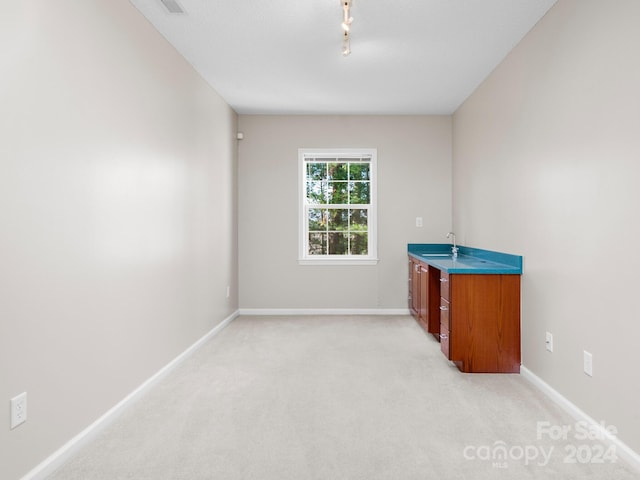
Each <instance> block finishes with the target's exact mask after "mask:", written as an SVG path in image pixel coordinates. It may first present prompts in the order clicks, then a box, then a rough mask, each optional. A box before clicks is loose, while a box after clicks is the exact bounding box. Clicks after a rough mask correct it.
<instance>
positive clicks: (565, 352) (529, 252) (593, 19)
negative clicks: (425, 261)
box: [453, 0, 640, 451]
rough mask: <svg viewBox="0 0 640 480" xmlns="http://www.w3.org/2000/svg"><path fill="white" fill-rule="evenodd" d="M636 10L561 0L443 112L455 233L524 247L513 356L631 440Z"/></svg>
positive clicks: (638, 430)
mask: <svg viewBox="0 0 640 480" xmlns="http://www.w3.org/2000/svg"><path fill="white" fill-rule="evenodd" d="M638 19H640V2H638V1H637V0H615V1H612V2H603V1H601V0H560V1H559V2H558V3H557V4H556V6H555V7H553V8H552V10H551V11H550V12H549V13H548V14H547V15H546V17H544V18H543V19H542V20H541V21H540V23H539V24H538V25H537V26H536V27H535V28H534V30H533V31H532V32H530V34H529V35H528V36H527V37H525V39H524V40H523V41H522V42H521V43H520V44H519V45H518V46H517V48H516V49H515V50H514V51H513V52H512V53H511V54H510V55H509V56H508V57H507V58H506V60H505V61H504V62H503V63H502V64H501V65H500V66H499V67H498V68H497V69H496V70H495V71H494V72H493V74H492V75H491V76H490V77H489V78H488V79H487V80H486V81H485V82H484V84H483V85H482V86H481V87H480V88H479V89H478V90H477V91H476V92H475V93H474V94H473V95H472V96H471V97H470V98H469V99H468V100H467V101H466V102H465V103H464V104H463V105H462V107H461V108H460V109H459V110H458V111H457V112H456V113H455V115H454V147H453V150H454V153H453V163H454V176H453V183H454V213H453V218H454V227H455V230H456V232H457V233H458V235H459V239H460V240H461V241H463V242H464V243H466V244H469V245H473V246H476V247H483V248H489V249H495V250H504V251H507V252H513V253H519V254H523V255H524V257H525V275H524V277H523V306H522V349H523V364H524V365H525V366H526V367H527V368H529V369H530V370H532V371H533V373H534V374H536V375H538V376H539V377H541V378H542V379H543V380H544V381H545V382H547V383H548V384H550V385H551V386H552V387H553V388H554V389H556V390H557V391H559V392H560V393H561V394H562V395H564V396H565V397H566V398H568V399H569V400H570V401H571V402H573V403H574V404H576V405H577V406H578V407H580V408H581V409H583V410H584V411H586V413H588V414H589V415H590V416H592V417H593V418H594V419H596V420H598V421H599V420H604V421H606V422H607V424H613V425H615V426H616V427H617V428H618V430H619V438H620V439H621V440H622V441H623V442H625V443H627V444H628V445H629V446H631V447H632V448H633V449H634V450H635V451H640V415H639V414H638V398H640V381H639V380H640V377H639V375H638V369H637V362H636V360H635V358H634V354H635V352H636V351H637V348H638V343H639V342H640V304H639V303H638V301H637V296H638V287H639V283H638V269H639V268H640V249H638V247H637V240H638V238H639V237H640V216H639V215H638V205H640V188H638V182H639V180H640V161H639V159H640V55H638V46H639V45H640V28H638ZM546 331H550V332H551V333H552V334H553V335H554V343H555V345H554V347H555V351H554V353H549V352H547V351H545V332H546ZM583 350H587V351H589V352H591V353H592V354H593V372H594V374H593V377H592V378H590V377H588V376H586V375H585V374H584V373H583ZM535 420H538V419H532V421H535ZM541 420H543V419H541Z"/></svg>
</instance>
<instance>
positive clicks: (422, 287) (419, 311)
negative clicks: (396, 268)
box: [409, 257, 440, 340]
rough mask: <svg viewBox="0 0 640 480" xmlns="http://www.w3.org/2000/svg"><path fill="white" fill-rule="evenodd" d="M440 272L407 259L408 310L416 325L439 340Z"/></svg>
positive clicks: (422, 263) (424, 264) (410, 258)
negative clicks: (416, 322)
mask: <svg viewBox="0 0 640 480" xmlns="http://www.w3.org/2000/svg"><path fill="white" fill-rule="evenodd" d="M439 278H440V270H438V269H437V268H434V267H431V266H429V265H427V264H426V263H424V262H420V261H418V260H416V259H414V258H412V257H409V310H410V311H411V314H412V315H413V316H414V317H415V319H416V320H417V321H418V323H419V324H420V325H421V326H422V327H423V328H424V329H425V330H426V331H427V332H429V333H431V334H433V335H434V336H435V337H436V339H438V340H439V339H440V314H439V310H438V308H439V301H440V300H439V299H440V286H439Z"/></svg>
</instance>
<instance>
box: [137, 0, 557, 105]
mask: <svg viewBox="0 0 640 480" xmlns="http://www.w3.org/2000/svg"><path fill="white" fill-rule="evenodd" d="M130 1H131V3H132V4H133V5H134V6H135V7H137V8H138V9H139V10H140V12H141V13H142V14H143V15H144V16H145V17H146V18H147V19H148V20H149V21H150V22H151V23H152V24H153V25H154V26H155V28H156V29H157V30H158V31H159V32H160V33H161V34H162V35H163V36H164V37H165V38H167V40H168V41H169V42H170V43H171V44H173V46H174V47H175V48H176V49H177V50H178V51H179V52H180V53H181V54H182V55H183V56H184V57H185V58H186V59H187V61H189V63H191V65H193V66H194V68H195V69H196V70H197V71H198V72H200V74H201V75H202V76H203V77H204V78H205V79H206V80H207V81H208V82H209V83H210V84H211V86H212V87H213V88H214V89H215V90H216V91H217V92H218V93H219V94H220V95H221V96H222V97H223V98H224V99H225V100H226V101H227V103H229V105H231V107H232V108H233V109H234V110H235V111H236V112H238V113H240V114H276V113H277V114H374V115H375V114H451V113H453V112H454V111H455V110H456V109H457V108H458V106H459V105H460V104H461V103H462V102H463V101H464V100H465V99H466V98H467V97H468V96H469V95H470V94H471V93H472V92H473V91H474V90H475V89H476V87H478V85H480V83H481V82H482V81H483V80H484V79H485V78H486V77H487V75H489V73H490V72H491V71H492V70H493V69H494V68H495V67H496V66H497V65H498V64H499V63H500V61H502V59H504V57H505V56H506V55H507V54H508V53H509V51H511V49H512V48H513V47H514V46H515V45H516V44H517V43H518V42H519V41H520V40H521V39H522V37H523V36H524V35H525V34H526V33H527V32H528V31H529V30H530V29H531V28H532V27H533V26H534V25H535V24H536V22H537V21H538V20H539V19H540V18H541V17H542V16H543V15H544V14H545V13H546V12H547V10H549V8H551V6H552V5H553V4H554V3H555V2H556V0H352V1H353V5H352V9H351V13H352V16H353V17H354V21H353V26H352V30H351V50H352V53H351V55H349V56H347V57H344V56H343V55H342V29H341V27H340V23H341V21H342V4H341V1H340V0H224V1H223V0H178V3H179V4H180V5H181V7H182V8H183V10H184V11H185V13H184V14H171V13H169V12H168V11H167V9H166V8H165V6H164V5H163V4H162V2H161V1H160V0H130Z"/></svg>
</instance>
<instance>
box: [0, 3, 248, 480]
mask: <svg viewBox="0 0 640 480" xmlns="http://www.w3.org/2000/svg"><path fill="white" fill-rule="evenodd" d="M0 105H1V107H0V166H1V168H0V170H1V173H0V219H1V221H0V265H1V267H0V403H1V404H2V405H3V407H2V409H1V410H2V412H3V414H2V415H0V477H1V478H3V479H14V478H18V477H19V476H21V475H23V474H25V473H26V472H27V471H28V470H29V469H31V468H33V467H35V466H36V465H37V464H38V463H39V462H40V461H42V460H43V459H44V458H45V457H46V456H48V455H50V454H51V453H53V451H54V450H56V449H57V448H59V447H60V446H62V445H63V444H64V443H65V442H66V441H68V440H69V439H70V438H71V437H73V436H74V435H76V434H77V433H79V432H80V431H81V430H82V429H84V428H85V427H87V426H88V425H89V424H90V423H91V422H93V421H94V420H96V419H97V418H98V417H99V416H100V415H102V414H103V413H105V412H106V411H107V410H108V409H109V408H111V407H112V406H114V405H115V404H116V403H117V402H118V401H120V400H121V399H123V398H124V397H125V396H126V395H127V394H129V393H130V392H131V391H132V390H134V389H135V388H136V387H138V386H139V385H140V384H141V383H142V382H143V381H144V380H146V379H147V378H149V377H150V376H151V375H152V374H154V373H155V372H157V371H158V370H159V369H160V368H162V367H163V366H164V365H166V364H167V363H168V362H169V361H171V360H172V359H173V358H175V356H176V355H178V354H180V353H181V352H182V351H184V350H185V349H186V348H187V347H188V346H189V345H191V344H192V343H193V342H194V341H196V340H197V339H198V338H200V337H201V336H202V335H204V334H205V333H206V332H208V331H209V330H210V329H211V328H212V327H213V326H214V325H215V324H217V323H219V322H220V321H222V320H223V319H224V318H226V317H227V316H229V315H230V314H231V313H232V312H234V311H235V310H236V309H237V299H236V297H237V295H236V292H237V288H236V282H237V280H236V276H237V267H236V259H237V253H236V250H237V239H236V233H235V231H236V230H235V224H236V218H235V216H236V207H235V195H236V190H235V176H236V170H235V168H236V167H235V160H234V159H235V156H236V151H235V149H236V141H235V138H234V137H235V130H236V125H235V123H236V120H237V119H236V115H235V113H234V112H233V111H232V110H231V109H230V108H229V107H228V106H227V105H226V104H225V103H224V102H223V101H222V100H221V98H220V97H219V96H218V95H217V94H216V93H215V92H214V91H212V90H211V89H210V88H209V87H208V86H207V85H206V84H205V83H204V81H203V80H202V79H201V78H200V77H198V76H197V75H196V74H195V73H194V72H193V70H192V68H190V66H189V65H188V64H187V63H186V62H185V60H184V59H182V57H180V56H179V55H178V54H177V53H176V52H175V51H174V50H173V49H172V48H171V47H170V46H169V45H168V44H167V43H166V41H165V40H164V39H163V38H162V37H161V36H160V35H159V34H158V33H157V32H156V31H155V30H153V29H152V27H151V26H150V25H149V24H148V22H147V21H146V20H145V19H144V18H143V17H142V16H141V15H140V14H139V13H138V12H137V11H136V10H135V9H134V8H133V7H132V6H131V5H130V3H129V2H128V1H126V0H92V1H90V2H88V1H85V0H62V1H56V2H50V1H46V0H20V1H17V2H5V3H4V4H3V6H2V14H1V15H0ZM227 285H231V287H232V293H233V295H232V298H230V299H227V298H226V287H227ZM22 391H27V393H28V413H29V418H28V420H27V422H26V423H25V424H23V425H22V426H20V427H18V428H17V429H15V430H12V431H10V430H9V418H8V417H9V415H8V405H9V399H10V398H11V397H13V396H15V395H17V394H19V393H21V392H22ZM5 413H6V415H5Z"/></svg>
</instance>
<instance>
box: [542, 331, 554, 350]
mask: <svg viewBox="0 0 640 480" xmlns="http://www.w3.org/2000/svg"><path fill="white" fill-rule="evenodd" d="M544 345H545V347H547V350H549V351H550V352H553V335H551V332H547V336H546V339H545V341H544Z"/></svg>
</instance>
